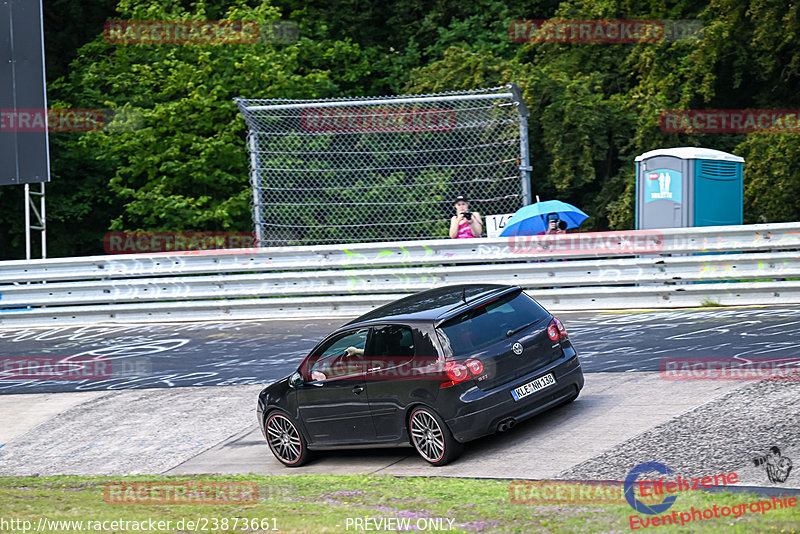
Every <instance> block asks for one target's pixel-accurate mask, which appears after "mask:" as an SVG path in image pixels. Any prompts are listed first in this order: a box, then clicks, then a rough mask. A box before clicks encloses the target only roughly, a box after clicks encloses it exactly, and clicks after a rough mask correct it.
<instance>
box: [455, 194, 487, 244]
mask: <svg viewBox="0 0 800 534" xmlns="http://www.w3.org/2000/svg"><path fill="white" fill-rule="evenodd" d="M453 205H454V206H455V208H456V215H454V216H453V217H451V218H450V237H452V238H453V239H464V238H467V237H480V236H481V234H482V233H483V221H481V215H480V213H478V212H477V211H472V212H471V211H469V203H467V199H466V198H464V196H463V195H458V196H457V197H456V200H455V202H454V203H453Z"/></svg>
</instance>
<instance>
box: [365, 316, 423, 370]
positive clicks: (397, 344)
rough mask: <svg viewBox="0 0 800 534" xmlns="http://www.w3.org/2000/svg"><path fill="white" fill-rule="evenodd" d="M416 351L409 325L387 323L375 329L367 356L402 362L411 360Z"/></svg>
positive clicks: (396, 362) (395, 362) (397, 362)
mask: <svg viewBox="0 0 800 534" xmlns="http://www.w3.org/2000/svg"><path fill="white" fill-rule="evenodd" d="M414 352H415V348H414V336H413V335H412V333H411V329H410V328H409V327H407V326H401V325H387V326H377V327H375V329H374V330H373V332H372V338H371V341H370V346H369V350H368V351H367V356H368V357H370V358H378V359H382V360H383V359H385V360H387V363H388V362H391V363H394V364H400V363H404V362H405V361H409V360H411V358H413V357H414Z"/></svg>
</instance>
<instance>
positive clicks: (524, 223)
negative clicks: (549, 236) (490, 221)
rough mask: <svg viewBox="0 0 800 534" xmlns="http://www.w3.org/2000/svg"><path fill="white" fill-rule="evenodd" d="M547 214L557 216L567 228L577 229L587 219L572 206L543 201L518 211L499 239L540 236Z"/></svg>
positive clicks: (543, 229) (543, 230)
mask: <svg viewBox="0 0 800 534" xmlns="http://www.w3.org/2000/svg"><path fill="white" fill-rule="evenodd" d="M549 213H556V214H558V218H559V219H561V220H562V221H564V222H566V223H567V228H577V227H578V226H580V225H581V223H582V222H583V221H585V220H586V219H588V218H589V216H588V215H586V214H585V213H584V212H582V211H581V210H579V209H578V208H576V207H575V206H573V205H572V204H567V203H566V202H561V201H560V200H545V201H544V202H537V203H535V204H531V205H530V206H524V207H522V208H520V209H518V210H517V212H516V213H515V214H514V215H513V216H512V217H511V220H510V221H509V222H508V224H506V226H505V228H503V231H502V232H500V237H508V236H512V235H538V234H541V233H543V232H545V231H546V230H547V215H548V214H549Z"/></svg>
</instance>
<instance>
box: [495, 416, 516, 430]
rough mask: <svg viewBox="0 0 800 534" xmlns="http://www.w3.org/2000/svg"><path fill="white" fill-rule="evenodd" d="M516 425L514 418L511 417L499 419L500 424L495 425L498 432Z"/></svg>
mask: <svg viewBox="0 0 800 534" xmlns="http://www.w3.org/2000/svg"><path fill="white" fill-rule="evenodd" d="M516 425H517V421H516V419H514V418H513V417H509V418H508V419H504V420H502V421H500V424H498V425H497V431H498V432H505V431H506V430H511V429H512V428H514V427H515V426H516Z"/></svg>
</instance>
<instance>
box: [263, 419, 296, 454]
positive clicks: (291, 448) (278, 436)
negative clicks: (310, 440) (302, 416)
mask: <svg viewBox="0 0 800 534" xmlns="http://www.w3.org/2000/svg"><path fill="white" fill-rule="evenodd" d="M267 441H268V442H269V447H270V449H272V452H273V453H274V454H275V456H277V457H278V458H279V459H280V460H281V461H283V462H284V463H287V464H293V463H295V462H297V461H298V460H300V455H301V454H302V453H303V443H302V442H301V440H300V433H299V432H298V431H297V428H296V427H295V426H294V423H292V422H291V421H290V420H289V419H287V418H286V417H284V416H283V415H280V414H275V415H273V416H271V417H270V418H269V421H268V422H267Z"/></svg>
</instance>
